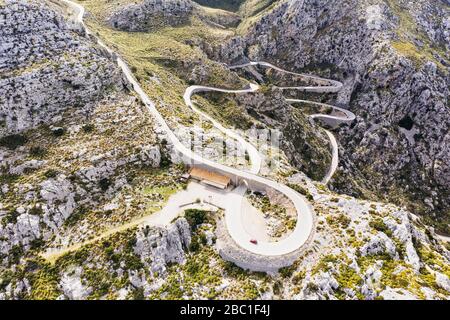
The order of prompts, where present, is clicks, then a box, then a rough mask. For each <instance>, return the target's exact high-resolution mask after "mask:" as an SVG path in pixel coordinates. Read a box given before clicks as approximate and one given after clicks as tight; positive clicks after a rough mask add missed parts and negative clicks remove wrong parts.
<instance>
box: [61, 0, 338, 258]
mask: <svg viewBox="0 0 450 320" xmlns="http://www.w3.org/2000/svg"><path fill="white" fill-rule="evenodd" d="M60 1H62V2H64V3H66V4H67V5H68V6H69V7H70V8H71V9H72V10H73V11H74V14H75V20H76V21H77V22H78V23H79V24H80V25H81V26H82V27H83V29H84V30H85V32H86V33H87V34H88V35H90V36H92V37H93V38H95V39H96V40H97V42H98V44H99V45H100V46H102V47H103V48H104V49H105V50H107V51H108V52H109V53H110V54H112V56H113V57H115V58H116V62H117V64H118V66H119V67H120V68H121V69H122V71H123V73H124V75H125V77H126V78H127V80H128V81H129V82H130V83H131V84H132V86H133V88H134V90H135V92H136V93H137V94H138V95H139V97H140V98H141V100H142V102H143V103H144V104H145V106H146V107H147V109H148V111H149V112H150V113H151V115H152V116H153V118H154V119H155V120H156V121H157V123H158V124H159V125H160V127H161V128H162V130H163V131H164V133H165V135H166V138H167V140H168V141H169V142H170V143H171V144H172V145H173V149H174V150H175V151H176V152H177V154H178V155H179V156H180V159H181V160H182V161H183V162H184V163H185V164H188V165H197V166H202V167H205V168H207V169H208V170H212V171H216V172H218V173H221V174H224V175H227V176H229V177H231V178H233V179H234V180H235V181H236V182H237V184H238V187H237V188H236V189H234V190H233V191H231V192H230V193H229V195H228V197H229V201H228V202H227V206H226V208H225V212H226V214H225V221H226V225H227V229H228V231H229V233H230V236H231V237H232V239H233V240H234V241H235V242H236V243H237V244H238V245H239V246H240V247H242V248H244V249H246V250H247V251H249V252H252V253H254V254H258V255H262V256H282V255H285V254H289V253H292V252H294V251H296V250H298V249H300V248H301V247H302V246H303V245H304V244H305V243H306V242H307V241H308V239H309V237H310V235H311V233H312V232H313V231H314V212H313V210H312V209H311V207H310V206H309V203H308V201H307V200H306V199H305V197H303V196H302V195H300V194H299V193H298V192H296V191H294V190H293V189H291V188H289V187H287V186H286V185H284V184H281V183H278V182H276V181H272V180H269V179H266V178H264V177H261V176H258V175H257V174H258V172H259V170H260V168H261V158H260V155H259V153H258V151H257V150H256V148H255V147H254V146H253V145H251V144H250V143H249V142H247V141H246V140H245V139H244V138H243V137H241V136H239V135H237V134H236V133H235V132H233V131H232V130H230V129H226V128H225V127H223V126H222V125H220V123H218V122H217V121H215V120H214V119H212V118H211V117H210V116H209V115H207V114H205V113H203V112H202V111H200V110H198V109H197V108H196V107H195V106H194V104H193V103H192V101H191V97H192V95H193V94H195V93H198V92H202V91H219V92H228V93H235V94H237V93H247V92H253V91H256V90H258V89H259V87H258V86H257V85H251V86H250V88H249V89H244V90H234V91H233V90H224V89H218V88H210V87H201V86H192V87H189V88H188V89H187V90H186V92H185V95H184V100H185V102H186V105H187V106H189V107H190V108H192V109H193V110H194V111H195V112H197V113H199V114H201V115H202V116H203V117H205V118H206V119H208V120H209V121H211V122H212V123H213V125H214V126H215V127H216V128H218V129H219V130H220V131H222V132H223V133H225V134H227V135H228V136H230V137H232V138H234V139H236V140H238V141H239V142H240V143H242V145H243V146H244V148H245V149H246V150H247V152H248V154H249V156H250V161H251V169H250V172H248V171H245V170H238V169H236V168H232V167H228V166H225V165H223V164H220V163H216V162H213V161H211V160H209V159H205V158H203V157H202V156H200V155H198V154H196V153H194V152H193V151H192V150H190V149H188V148H186V147H185V146H184V145H183V144H182V143H181V142H180V140H179V139H178V137H177V136H176V135H175V134H174V132H173V131H172V130H171V129H170V127H169V126H168V125H167V123H166V121H165V119H164V118H163V116H162V115H161V114H160V113H159V112H158V110H157V108H156V106H155V104H154V103H153V102H152V101H151V99H150V98H149V97H148V95H147V94H146V93H145V92H144V90H143V89H142V88H141V86H140V85H139V83H138V82H137V81H136V79H135V78H134V76H133V74H132V72H131V71H130V69H129V68H128V66H127V64H126V63H125V62H124V60H122V58H121V57H120V56H119V55H117V54H116V53H114V52H113V51H112V50H111V49H109V48H108V47H107V46H106V45H105V44H104V43H103V42H102V41H101V40H100V39H98V38H97V37H96V36H94V35H93V34H92V33H91V32H89V30H88V28H87V27H86V25H85V24H84V22H83V17H84V12H85V10H84V7H83V6H81V5H80V4H78V3H76V2H73V1H70V0H60ZM257 64H259V65H262V66H268V67H273V68H275V69H276V70H282V71H283V72H288V71H284V70H283V69H281V68H278V67H275V66H272V65H270V64H268V63H265V62H256V63H255V62H252V63H250V64H247V65H241V66H233V67H231V68H242V67H245V66H248V65H257ZM289 73H290V72H289ZM293 74H294V73H293ZM295 75H298V74H295ZM305 77H306V78H305V79H309V80H312V81H315V82H316V83H324V84H326V85H325V86H320V87H296V88H297V89H299V90H304V91H308V92H324V91H323V90H328V91H326V92H337V91H339V90H340V88H341V87H342V84H341V83H340V82H337V81H333V80H326V79H322V78H319V77H314V76H305ZM300 88H302V89H300ZM285 89H287V88H285ZM290 89H292V88H290ZM331 107H332V106H331ZM336 149H337V143H336ZM336 166H337V162H336ZM331 175H332V173H331ZM247 187H250V188H253V189H259V190H265V189H267V188H272V189H274V190H277V191H278V192H280V193H282V194H284V195H285V196H286V197H287V198H289V199H290V200H291V201H292V203H293V205H294V207H295V209H296V212H297V224H296V227H295V229H294V230H293V232H292V233H291V234H290V235H289V236H288V237H287V238H285V239H283V240H281V241H279V242H260V243H258V245H253V244H251V243H250V240H251V237H250V236H249V235H248V234H247V233H246V232H245V230H244V228H243V225H242V219H241V204H242V200H243V196H244V194H245V192H246V190H247Z"/></svg>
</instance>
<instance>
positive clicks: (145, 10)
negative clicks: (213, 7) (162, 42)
mask: <svg viewBox="0 0 450 320" xmlns="http://www.w3.org/2000/svg"><path fill="white" fill-rule="evenodd" d="M194 15H195V16H197V17H199V18H200V19H202V20H204V21H205V22H208V23H213V24H215V25H218V26H230V25H237V24H238V23H239V21H240V18H239V17H238V16H237V15H235V14H232V13H230V12H225V11H220V10H219V11H217V12H213V13H211V12H210V10H204V9H203V7H201V6H199V5H198V4H196V3H194V2H192V1H191V0H164V1H162V0H145V1H143V2H141V3H137V4H129V5H125V6H121V7H119V8H118V9H117V10H115V11H114V12H113V13H112V14H111V16H110V17H109V18H108V23H109V24H110V25H111V26H112V27H114V28H117V29H120V30H127V31H145V30H150V29H154V28H159V27H164V26H180V25H184V24H186V23H188V22H189V20H190V19H191V18H192V17H193V16H194Z"/></svg>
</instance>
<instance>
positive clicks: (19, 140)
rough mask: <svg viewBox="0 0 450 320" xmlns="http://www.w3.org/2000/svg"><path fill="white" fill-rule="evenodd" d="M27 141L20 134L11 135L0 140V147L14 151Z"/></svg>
mask: <svg viewBox="0 0 450 320" xmlns="http://www.w3.org/2000/svg"><path fill="white" fill-rule="evenodd" d="M27 141H28V139H27V138H26V137H25V136H23V135H21V134H12V135H9V136H5V137H2V138H0V146H2V147H5V148H8V149H10V150H15V149H16V148H18V147H20V146H23V145H24V144H25V143H27Z"/></svg>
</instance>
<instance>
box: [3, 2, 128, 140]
mask: <svg viewBox="0 0 450 320" xmlns="http://www.w3.org/2000/svg"><path fill="white" fill-rule="evenodd" d="M0 74H1V76H0V135H6V134H11V133H16V132H19V131H22V130H25V129H28V128H31V127H35V126H36V125H39V124H42V123H48V122H51V120H52V119H53V118H54V117H56V116H58V115H60V114H61V113H62V112H63V111H64V110H65V109H67V108H68V107H70V106H78V107H81V106H83V107H84V108H86V109H89V106H90V105H92V102H94V101H95V100H97V99H99V98H101V97H102V95H103V94H104V93H105V92H106V91H107V90H109V89H112V88H114V87H122V86H123V84H122V82H123V81H122V75H121V72H120V71H119V69H118V67H117V66H116V65H115V64H114V63H113V62H112V60H110V58H108V57H107V56H106V55H105V53H104V52H103V51H102V50H101V49H100V48H98V47H97V46H96V45H95V44H94V43H92V42H91V41H90V40H89V39H87V38H85V37H84V36H83V35H82V34H79V33H77V31H76V30H74V29H71V28H70V26H69V25H68V24H67V23H66V22H65V21H64V20H63V18H62V16H61V15H60V14H58V13H56V12H55V11H53V10H50V9H49V8H48V7H47V6H44V5H42V3H39V2H36V1H28V2H16V3H12V4H10V5H7V6H1V7H0Z"/></svg>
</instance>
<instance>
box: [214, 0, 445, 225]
mask: <svg viewBox="0 0 450 320" xmlns="http://www.w3.org/2000/svg"><path fill="white" fill-rule="evenodd" d="M449 12H450V9H449V6H448V3H447V4H446V3H444V2H443V1H436V2H435V1H426V0H421V1H415V2H414V4H413V5H411V2H407V1H381V0H380V1H370V2H369V1H355V0H352V1H346V2H342V1H328V0H327V1H325V0H305V1H280V2H279V5H278V6H276V7H275V8H274V9H273V10H271V11H270V12H268V13H267V14H265V15H263V16H262V17H261V18H259V20H257V22H255V23H254V24H253V25H251V26H250V27H249V28H248V30H246V32H245V34H244V35H243V36H239V37H235V38H233V39H231V40H230V41H229V42H228V43H226V44H223V45H221V46H220V47H219V48H217V49H216V51H215V54H212V56H213V58H214V59H217V60H222V61H225V62H227V63H234V62H237V61H242V60H243V59H246V58H249V59H251V60H253V61H256V60H269V61H272V62H274V63H279V64H282V65H283V66H284V67H285V68H291V69H292V70H305V71H306V72H310V73H315V74H322V75H324V76H326V77H328V78H335V79H338V80H340V81H342V82H343V83H344V88H343V90H342V91H341V92H340V93H339V95H338V96H337V97H336V100H337V102H336V104H337V105H340V106H343V107H345V108H349V109H350V110H351V111H352V112H354V113H355V114H356V115H357V120H356V122H355V123H353V124H352V125H351V126H346V127H344V128H342V129H341V130H339V133H338V138H339V142H340V145H341V146H342V148H341V150H340V153H341V155H342V156H341V162H340V170H339V171H338V173H337V175H336V177H335V179H334V181H332V185H333V186H334V188H335V189H336V190H339V191H342V192H347V193H349V194H352V195H357V196H359V197H381V198H386V199H387V200H390V201H394V202H396V203H398V204H402V205H408V207H409V208H410V209H414V210H415V211H416V212H421V213H426V214H428V215H429V217H433V218H432V219H434V220H435V221H438V224H439V225H440V226H441V227H442V228H443V229H447V232H448V231H450V230H448V226H447V227H446V225H447V224H448V221H449V219H450V217H449V216H448V212H449V208H450V203H449V198H450V197H449V192H448V190H450V164H449V161H448V159H449V157H450V136H449V133H448V128H449V127H450V112H449V106H448V96H449V87H450V86H449V83H450V79H449V74H450V72H449V65H450V63H449V61H450V60H449V54H448V52H449V50H448V45H449V41H448V37H449V34H450V29H449V27H450V24H449ZM414 25H417V29H415V28H413V27H411V26H414Z"/></svg>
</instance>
